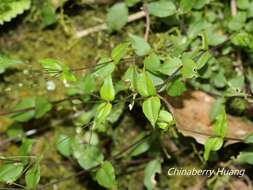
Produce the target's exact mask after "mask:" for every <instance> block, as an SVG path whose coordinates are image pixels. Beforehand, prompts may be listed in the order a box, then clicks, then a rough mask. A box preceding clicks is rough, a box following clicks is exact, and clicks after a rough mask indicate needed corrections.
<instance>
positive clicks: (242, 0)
mask: <svg viewBox="0 0 253 190" xmlns="http://www.w3.org/2000/svg"><path fill="white" fill-rule="evenodd" d="M236 5H237V6H238V7H239V9H248V8H249V6H250V3H249V0H237V1H236Z"/></svg>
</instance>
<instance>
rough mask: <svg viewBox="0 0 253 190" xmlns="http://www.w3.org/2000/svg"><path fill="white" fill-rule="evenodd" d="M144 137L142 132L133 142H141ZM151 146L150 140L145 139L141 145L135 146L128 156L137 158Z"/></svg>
mask: <svg viewBox="0 0 253 190" xmlns="http://www.w3.org/2000/svg"><path fill="white" fill-rule="evenodd" d="M144 136H145V133H144V132H141V133H140V134H139V135H138V136H137V137H136V138H135V139H134V142H137V141H139V140H141V139H142V138H143V137H144ZM150 145H151V139H150V138H146V139H144V140H143V141H142V142H141V143H139V144H138V145H136V146H135V147H134V148H133V149H132V150H131V151H130V152H129V156H138V155H140V154H142V153H144V152H147V151H148V150H149V148H150Z"/></svg>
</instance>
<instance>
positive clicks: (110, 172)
mask: <svg viewBox="0 0 253 190" xmlns="http://www.w3.org/2000/svg"><path fill="white" fill-rule="evenodd" d="M96 180H97V182H98V184H99V185H101V186H103V187H105V188H108V189H113V188H115V187H116V186H117V181H116V177H115V171H114V168H113V166H112V164H111V163H110V162H108V161H106V162H104V163H103V164H102V166H101V167H100V168H99V169H98V170H97V172H96Z"/></svg>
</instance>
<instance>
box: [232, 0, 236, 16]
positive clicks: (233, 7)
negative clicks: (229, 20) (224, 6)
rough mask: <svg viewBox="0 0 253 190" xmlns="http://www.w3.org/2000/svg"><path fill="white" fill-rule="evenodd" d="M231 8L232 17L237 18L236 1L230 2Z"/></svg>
mask: <svg viewBox="0 0 253 190" xmlns="http://www.w3.org/2000/svg"><path fill="white" fill-rule="evenodd" d="M230 8H231V15H232V16H236V14H237V5H236V0H231V1H230Z"/></svg>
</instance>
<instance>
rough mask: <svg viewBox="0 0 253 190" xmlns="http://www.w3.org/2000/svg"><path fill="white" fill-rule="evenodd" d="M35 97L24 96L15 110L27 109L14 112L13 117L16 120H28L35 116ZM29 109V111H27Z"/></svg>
mask: <svg viewBox="0 0 253 190" xmlns="http://www.w3.org/2000/svg"><path fill="white" fill-rule="evenodd" d="M34 106H35V99H34V98H24V99H23V100H22V101H21V102H19V103H17V105H16V106H15V109H14V110H25V111H22V112H19V113H15V114H13V115H12V116H11V117H12V119H14V120H15V121H19V122H26V121H28V120H30V119H32V118H33V117H34V113H35V111H34V109H33V108H34ZM26 109H27V111H26Z"/></svg>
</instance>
